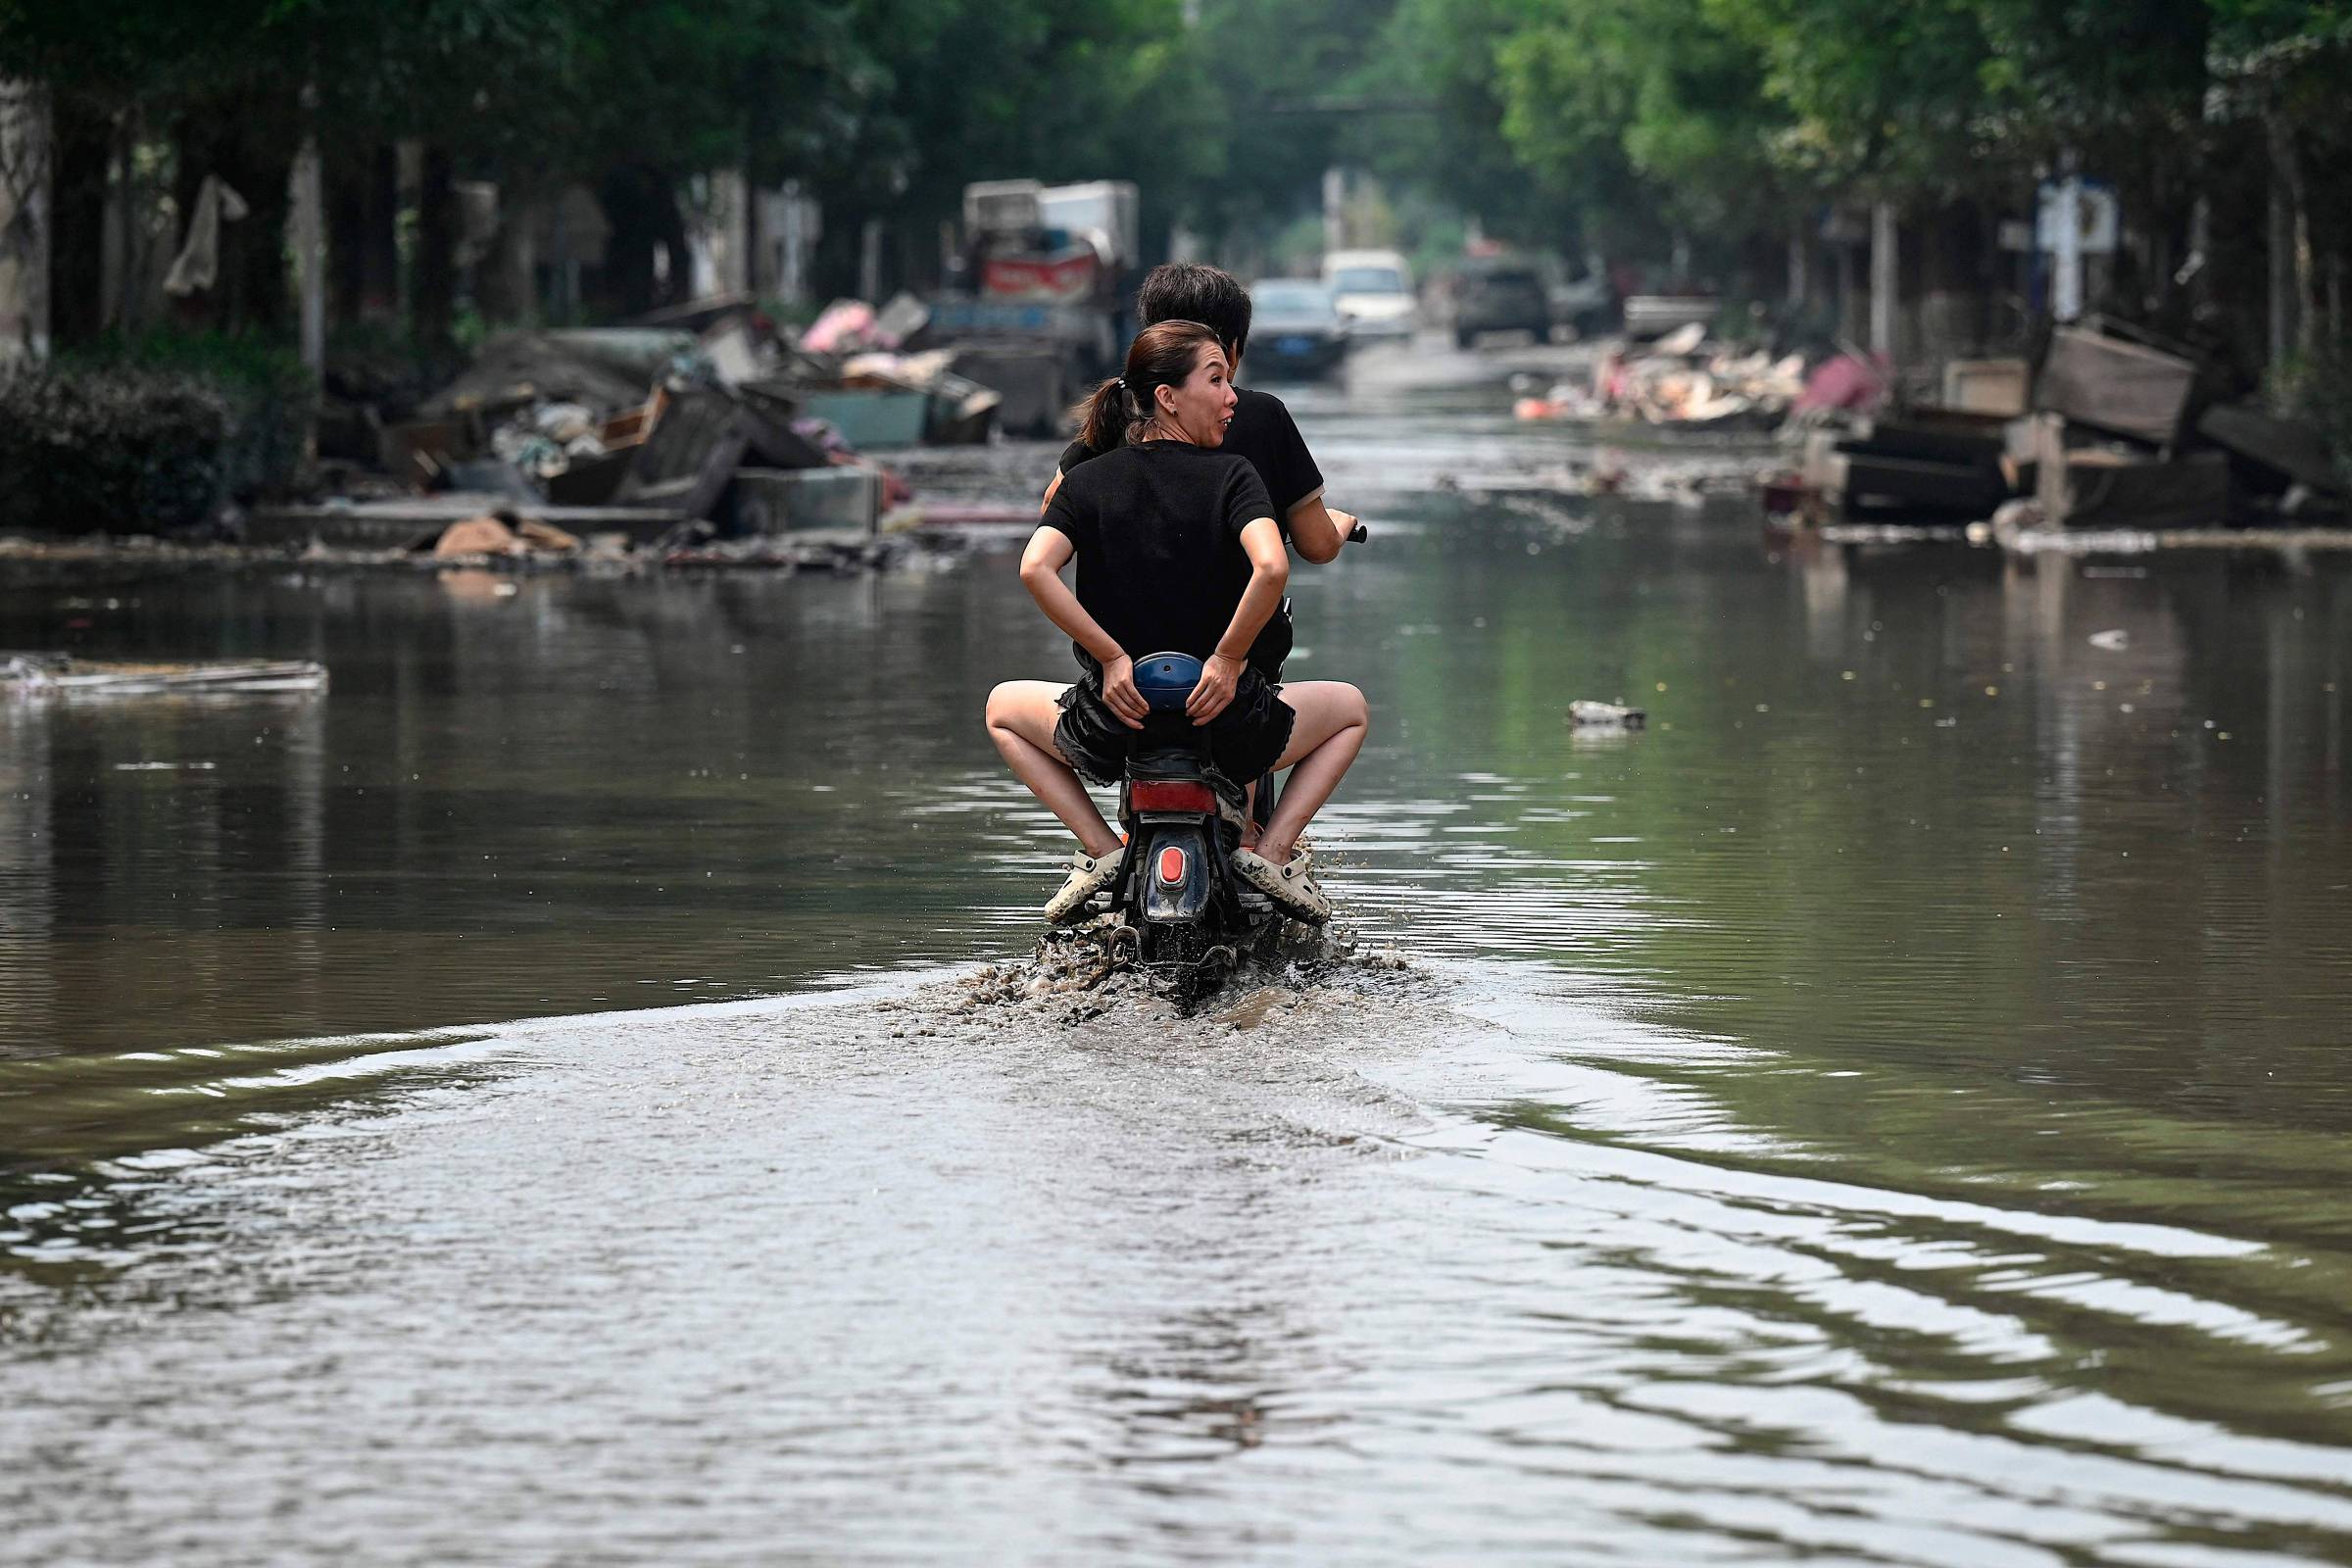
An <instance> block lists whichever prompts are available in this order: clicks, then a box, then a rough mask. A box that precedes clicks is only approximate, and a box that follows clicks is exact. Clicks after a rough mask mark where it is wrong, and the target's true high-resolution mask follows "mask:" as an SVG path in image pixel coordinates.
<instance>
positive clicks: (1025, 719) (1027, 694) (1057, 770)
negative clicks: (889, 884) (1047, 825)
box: [988, 680, 1345, 858]
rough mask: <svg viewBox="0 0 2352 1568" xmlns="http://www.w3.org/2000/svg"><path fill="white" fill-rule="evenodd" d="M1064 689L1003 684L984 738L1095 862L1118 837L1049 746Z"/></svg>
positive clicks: (1038, 683)
mask: <svg viewBox="0 0 2352 1568" xmlns="http://www.w3.org/2000/svg"><path fill="white" fill-rule="evenodd" d="M1067 690H1069V688H1068V687H1066V686H1056V685H1055V684H1054V682H1052V681H1050V680H1008V681H1006V682H1005V683H1004V684H1003V685H1001V686H999V687H998V688H997V689H996V690H995V691H993V692H990V693H989V694H988V738H989V739H990V740H992V741H995V742H996V743H997V752H998V755H1000V756H1001V757H1003V758H1004V759H1005V764H1006V765H1007V766H1009V767H1010V768H1011V769H1012V776H1013V777H1015V778H1017V779H1019V780H1020V781H1021V782H1022V783H1024V784H1026V785H1028V786H1029V793H1030V794H1032V795H1034V796H1036V797H1037V798H1038V799H1039V800H1040V801H1043V802H1044V803H1045V807H1046V809H1047V810H1049V811H1052V812H1053V813H1054V815H1055V816H1057V817H1059V818H1060V819H1061V825H1062V826H1063V827H1066V828H1068V829H1069V830H1070V831H1071V832H1073V833H1075V834H1077V835H1078V845H1079V847H1080V848H1081V849H1083V850H1085V851H1086V853H1087V854H1089V855H1092V856H1096V857H1098V858H1099V857H1102V856H1104V855H1115V854H1117V853H1118V849H1119V836H1118V834H1116V833H1114V832H1112V831H1111V829H1110V824H1109V823H1108V822H1105V821H1103V812H1102V810H1101V809H1100V808H1098V807H1097V806H1096V805H1095V798H1094V797H1093V796H1091V795H1089V794H1087V793H1086V786H1085V785H1084V784H1083V783H1081V782H1080V781H1079V778H1078V775H1077V773H1076V772H1075V771H1074V770H1073V769H1072V768H1071V767H1070V764H1069V762H1068V761H1067V760H1064V759H1063V757H1062V755H1061V753H1060V752H1059V751H1057V750H1055V749H1054V720H1056V719H1058V718H1059V717H1060V716H1061V709H1060V707H1059V706H1058V705H1059V703H1060V701H1061V694H1062V693H1063V692H1065V691H1067ZM1342 771H1345V768H1343V769H1342ZM1333 782H1334V783H1337V782H1338V780H1337V779H1334V780H1333ZM1326 793H1328V792H1326Z"/></svg>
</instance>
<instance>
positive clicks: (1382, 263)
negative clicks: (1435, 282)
mask: <svg viewBox="0 0 2352 1568" xmlns="http://www.w3.org/2000/svg"><path fill="white" fill-rule="evenodd" d="M1323 284H1324V286H1325V287H1326V288H1328V289H1330V290H1331V292H1332V293H1333V295H1334V296H1336V297H1337V299H1338V300H1339V305H1340V315H1341V316H1343V317H1345V318H1346V319H1347V321H1348V333H1349V335H1350V336H1352V337H1354V338H1355V339H1356V340H1357V341H1358V342H1363V341H1366V340H1370V339H1381V338H1385V339H1390V340H1397V339H1403V340H1410V339H1411V337H1412V335H1413V333H1414V331H1415V330H1416V329H1417V328H1418V327H1419V326H1420V324H1421V323H1420V319H1419V313H1418V312H1417V311H1416V310H1415V308H1414V303H1413V270H1412V269H1411V268H1410V267H1407V266H1406V265H1405V262H1404V258H1403V257H1401V256H1399V255H1397V253H1396V252H1395V251H1332V252H1330V253H1329V254H1328V255H1326V256H1325V257H1324V258H1323Z"/></svg>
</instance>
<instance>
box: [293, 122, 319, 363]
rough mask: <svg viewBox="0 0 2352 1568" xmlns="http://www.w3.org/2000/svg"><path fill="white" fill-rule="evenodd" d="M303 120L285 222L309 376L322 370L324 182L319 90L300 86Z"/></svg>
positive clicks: (304, 357) (303, 349) (304, 355)
mask: <svg viewBox="0 0 2352 1568" xmlns="http://www.w3.org/2000/svg"><path fill="white" fill-rule="evenodd" d="M302 107H303V112H304V119H305V121H306V122H307V123H305V124H304V126H303V131H302V146H301V148H300V150H298V151H297V152H296V153H295V154H294V172H293V173H292V175H291V176H290V183H291V184H292V186H293V190H292V192H291V195H292V198H293V201H292V207H293V211H292V212H291V213H290V214H289V215H288V218H287V224H288V226H289V227H290V228H291V229H292V230H293V233H292V234H291V236H290V237H291V239H292V240H293V245H294V268H295V275H296V277H297V279H298V284H297V286H298V287H299V289H300V290H301V320H302V363H303V364H304V365H305V366H307V367H309V368H310V371H311V373H312V374H313V375H324V374H325V373H326V181H325V175H324V172H323V171H322V170H321V168H320V166H319V129H318V126H317V124H316V123H315V122H316V120H317V117H318V112H319V89H318V88H317V87H315V86H309V87H305V88H303V89H302Z"/></svg>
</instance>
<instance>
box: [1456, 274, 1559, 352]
mask: <svg viewBox="0 0 2352 1568" xmlns="http://www.w3.org/2000/svg"><path fill="white" fill-rule="evenodd" d="M1453 298H1454V307H1453V341H1454V343H1455V345H1456V346H1457V347H1460V348H1465V349H1466V348H1468V347H1470V346H1471V345H1472V344H1474V343H1476V342H1477V341H1478V340H1479V338H1480V337H1481V336H1482V335H1484V334H1486V333H1488V332H1526V333H1529V334H1530V335H1532V336H1533V337H1534V338H1535V340H1536V341H1537V342H1539V343H1541V342H1543V341H1544V340H1545V339H1546V338H1548V337H1549V336H1550V335H1551V301H1550V299H1549V298H1548V297H1547V296H1546V295H1545V293H1544V278H1543V274H1542V273H1540V272H1538V271H1537V270H1536V269H1535V267H1534V266H1533V265H1532V264H1530V263H1527V262H1517V261H1507V260H1501V259H1492V260H1490V259H1478V260H1473V261H1470V262H1468V263H1465V264H1464V265H1463V267H1462V272H1461V278H1460V281H1459V282H1458V283H1457V284H1456V285H1455V288H1454V296H1453Z"/></svg>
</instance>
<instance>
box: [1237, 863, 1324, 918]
mask: <svg viewBox="0 0 2352 1568" xmlns="http://www.w3.org/2000/svg"><path fill="white" fill-rule="evenodd" d="M1233 870H1234V874H1235V875H1236V876H1238V877H1240V878H1241V879H1242V880H1243V881H1245V882H1247V883H1249V884H1250V886H1251V887H1253V888H1255V889H1257V891H1258V892H1260V893H1263V894H1264V895H1265V896H1266V897H1267V898H1269V899H1272V900H1273V901H1274V903H1275V906H1276V907H1278V908H1280V909H1281V910H1282V912H1283V913H1285V914H1287V915H1289V916H1291V917H1292V918H1293V919H1295V920H1304V921H1305V922H1306V923H1307V924H1308V925H1321V924H1323V923H1324V922H1325V921H1327V920H1329V919H1330V918H1331V901H1330V900H1329V899H1327V898H1325V897H1324V896H1323V890H1322V889H1321V888H1319V887H1317V886H1316V885H1315V874H1314V872H1315V862H1314V858H1313V857H1312V856H1310V855H1308V854H1307V852H1306V851H1304V850H1300V851H1299V852H1298V853H1296V854H1295V855H1293V856H1292V857H1291V860H1290V863H1289V864H1288V865H1282V866H1277V865H1276V864H1275V863H1274V862H1273V861H1271V860H1269V859H1267V858H1265V857H1264V856H1262V855H1259V854H1258V853H1257V852H1256V851H1255V850H1236V851H1234V852H1233Z"/></svg>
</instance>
